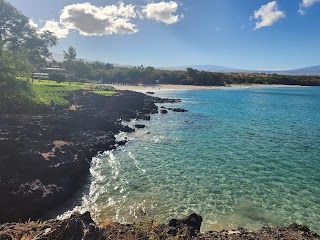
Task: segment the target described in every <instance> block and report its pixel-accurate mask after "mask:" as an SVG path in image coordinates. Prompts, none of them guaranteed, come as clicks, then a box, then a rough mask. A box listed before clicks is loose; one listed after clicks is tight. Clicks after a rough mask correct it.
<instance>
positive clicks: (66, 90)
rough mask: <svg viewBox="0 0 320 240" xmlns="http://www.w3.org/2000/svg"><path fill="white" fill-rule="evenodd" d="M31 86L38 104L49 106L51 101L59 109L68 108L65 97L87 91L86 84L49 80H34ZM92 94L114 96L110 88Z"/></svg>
mask: <svg viewBox="0 0 320 240" xmlns="http://www.w3.org/2000/svg"><path fill="white" fill-rule="evenodd" d="M32 86H33V90H34V92H35V93H36V97H37V98H38V99H39V101H40V102H42V103H44V104H46V105H47V106H49V105H50V102H51V100H53V101H54V102H55V103H56V105H57V106H60V107H67V106H69V101H68V100H67V99H66V97H68V96H70V95H71V94H72V92H73V91H75V90H79V89H84V90H88V85H87V84H83V83H79V82H72V83H71V84H69V83H68V82H61V83H57V82H55V81H51V80H41V81H40V82H39V81H38V80H34V81H33V84H32ZM89 89H90V88H89ZM93 92H94V93H96V94H100V95H104V96H112V95H114V94H116V91H112V90H110V88H107V90H94V91H93Z"/></svg>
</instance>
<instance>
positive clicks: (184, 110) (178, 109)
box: [161, 106, 188, 112]
mask: <svg viewBox="0 0 320 240" xmlns="http://www.w3.org/2000/svg"><path fill="white" fill-rule="evenodd" d="M161 108H162V109H167V110H170V111H172V112H188V110H186V109H184V108H166V107H163V106H162V107H161Z"/></svg>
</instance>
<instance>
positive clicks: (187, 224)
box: [168, 213, 202, 236]
mask: <svg viewBox="0 0 320 240" xmlns="http://www.w3.org/2000/svg"><path fill="white" fill-rule="evenodd" d="M201 223H202V217H201V216H200V215H198V214H196V213H192V214H191V215H189V216H188V217H186V218H183V219H171V220H170V221H169V223H168V226H169V227H170V228H171V230H170V231H171V232H172V233H174V232H177V231H178V229H183V228H187V229H188V231H189V234H190V236H194V235H196V232H198V231H200V227H201Z"/></svg>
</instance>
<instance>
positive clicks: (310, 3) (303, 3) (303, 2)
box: [301, 0, 320, 7]
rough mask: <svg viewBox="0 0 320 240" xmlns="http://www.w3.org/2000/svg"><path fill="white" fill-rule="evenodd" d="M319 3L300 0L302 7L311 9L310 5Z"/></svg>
mask: <svg viewBox="0 0 320 240" xmlns="http://www.w3.org/2000/svg"><path fill="white" fill-rule="evenodd" d="M318 2H320V0H302V4H301V5H302V6H303V7H311V6H312V5H314V4H316V3H318Z"/></svg>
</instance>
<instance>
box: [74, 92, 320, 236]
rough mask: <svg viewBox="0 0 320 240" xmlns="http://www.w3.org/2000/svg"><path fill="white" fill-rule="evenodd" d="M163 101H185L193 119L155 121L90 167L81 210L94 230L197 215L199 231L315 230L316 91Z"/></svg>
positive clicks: (318, 191)
mask: <svg viewBox="0 0 320 240" xmlns="http://www.w3.org/2000/svg"><path fill="white" fill-rule="evenodd" d="M161 94H162V95H163V96H165V97H177V98H182V99H186V100H187V101H186V102H184V103H183V104H182V105H178V104H176V106H179V107H183V108H186V109H188V110H189V112H188V113H169V114H167V115H161V114H159V115H153V116H152V120H151V121H148V122H143V124H145V125H146V126H147V127H146V128H145V129H139V130H137V131H136V132H135V133H132V134H128V135H125V134H122V135H121V134H120V136H119V137H120V138H127V139H129V143H128V144H127V145H126V146H124V148H119V149H117V150H113V151H107V152H105V153H103V154H100V155H98V156H97V157H96V158H94V159H93V161H92V168H91V174H92V177H91V185H90V191H89V193H88V194H87V195H85V196H83V200H82V201H83V204H82V206H79V207H77V210H79V209H86V210H90V211H92V214H93V217H94V218H95V219H96V220H97V221H102V220H104V219H105V218H112V219H114V220H116V221H122V222H132V221H135V220H136V219H139V218H142V217H144V216H146V215H147V216H150V217H155V218H157V219H159V220H161V221H167V220H168V219H170V218H176V217H179V216H185V215H187V214H189V213H191V212H192V211H195V212H198V213H200V214H201V215H202V216H203V217H204V222H203V226H202V230H212V229H216V230H220V229H230V228H235V227H238V226H242V227H245V228H248V229H257V228H260V227H262V226H265V225H271V226H276V225H277V226H278V225H287V224H290V223H292V222H297V223H300V224H306V225H308V226H310V227H311V229H313V230H315V231H318V232H319V231H320V228H319V226H318V222H319V220H320V219H319V214H318V213H319V212H320V202H319V199H320V187H319V186H320V179H319V174H318V173H319V170H320V149H319V146H320V131H319V130H320V114H319V112H320V89H319V88H301V89H300V88H270V89H245V90H243V89H237V90H223V91H181V92H173V91H170V92H165V91H163V92H161ZM161 105H163V104H161ZM171 106H175V105H171ZM135 123H136V122H135Z"/></svg>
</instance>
